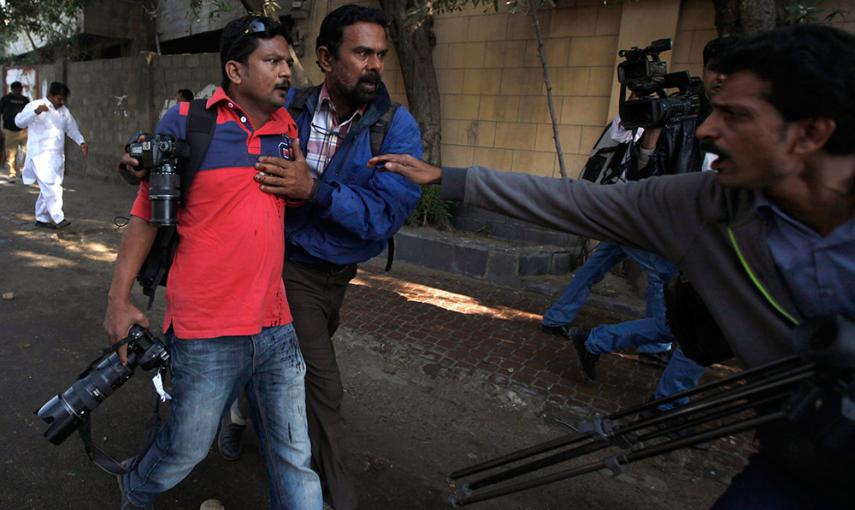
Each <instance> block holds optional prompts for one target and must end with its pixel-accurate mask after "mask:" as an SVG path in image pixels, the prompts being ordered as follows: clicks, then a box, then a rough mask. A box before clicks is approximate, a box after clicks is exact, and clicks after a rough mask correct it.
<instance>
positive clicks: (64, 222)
mask: <svg viewBox="0 0 855 510" xmlns="http://www.w3.org/2000/svg"><path fill="white" fill-rule="evenodd" d="M69 225H71V222H70V221H68V220H62V221H60V222H59V223H57V224H56V225H54V227H53V228H55V229H57V230H60V229H63V228H65V227H67V226H69Z"/></svg>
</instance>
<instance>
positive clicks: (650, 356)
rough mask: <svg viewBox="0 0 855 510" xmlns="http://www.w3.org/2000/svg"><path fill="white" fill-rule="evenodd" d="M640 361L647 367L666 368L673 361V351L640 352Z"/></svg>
mask: <svg viewBox="0 0 855 510" xmlns="http://www.w3.org/2000/svg"><path fill="white" fill-rule="evenodd" d="M638 361H639V362H641V363H644V364H646V365H653V366H654V367H659V368H665V367H666V366H667V365H668V362H669V361H671V351H662V352H639V353H638Z"/></svg>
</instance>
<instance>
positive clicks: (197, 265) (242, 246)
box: [104, 17, 322, 510]
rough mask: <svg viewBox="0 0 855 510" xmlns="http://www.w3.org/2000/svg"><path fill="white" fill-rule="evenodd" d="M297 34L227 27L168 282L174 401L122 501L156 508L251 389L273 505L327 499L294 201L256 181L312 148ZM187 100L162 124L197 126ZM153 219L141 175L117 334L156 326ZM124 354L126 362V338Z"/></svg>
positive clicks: (117, 284) (170, 131) (122, 259)
mask: <svg viewBox="0 0 855 510" xmlns="http://www.w3.org/2000/svg"><path fill="white" fill-rule="evenodd" d="M287 41H288V39H287V36H286V34H285V32H284V31H283V29H282V27H281V25H280V24H279V23H277V22H275V21H273V20H272V19H269V18H258V17H244V18H241V19H238V20H235V21H233V22H231V23H229V24H228V25H227V26H226V27H225V28H224V29H223V35H222V38H221V42H220V58H221V62H222V65H223V85H222V88H219V89H217V91H216V92H215V93H214V95H213V96H212V97H211V99H210V100H208V102H207V104H206V108H207V109H209V110H210V109H212V108H215V109H216V114H217V119H216V125H215V127H214V133H213V139H212V140H211V144H210V147H209V149H208V151H207V153H206V154H205V156H204V158H203V159H202V163H201V165H200V167H199V171H198V173H197V174H196V176H195V177H194V180H193V182H192V184H191V186H190V188H189V189H188V190H186V200H185V204H184V206H183V208H181V209H180V210H179V211H178V235H179V239H180V242H179V244H178V249H177V251H176V254H175V258H174V261H173V263H172V267H171V268H170V271H169V286H168V287H167V290H166V297H167V310H166V316H165V320H164V325H163V329H164V331H165V332H166V342H167V347H168V349H169V352H170V355H171V360H170V363H171V365H170V368H171V370H172V396H173V403H172V412H171V413H170V417H169V421H168V422H167V423H166V424H165V426H163V427H162V428H161V429H160V430H159V431H158V434H157V437H156V439H155V441H154V443H153V444H152V446H151V447H150V448H149V449H148V450H147V451H146V452H145V453H144V454H142V455H141V456H140V457H137V458H134V459H130V460H129V461H126V463H125V465H126V468H127V469H128V473H127V474H125V475H123V476H120V477H119V485H120V488H121V490H122V508H151V505H152V503H153V501H154V499H155V497H156V496H157V495H158V494H160V493H161V492H164V491H166V490H168V489H170V488H172V487H173V486H175V485H176V484H178V483H179V482H180V481H181V480H182V479H183V478H184V477H186V476H187V475H188V474H189V473H190V471H191V470H192V469H193V467H194V466H195V465H196V464H197V463H198V462H200V461H201V460H202V459H204V458H205V456H206V455H207V452H208V450H209V448H210V446H211V443H212V442H213V440H214V437H215V435H216V432H217V426H218V424H219V421H220V417H221V416H222V415H223V413H224V411H225V410H226V407H227V406H228V405H229V404H230V403H231V401H232V400H234V398H235V397H236V395H237V394H238V392H239V391H240V390H241V389H242V388H244V387H245V388H246V389H247V395H248V398H249V402H250V404H251V407H252V414H253V417H254V418H255V419H254V420H253V424H254V425H255V427H256V431H257V433H258V437H259V439H260V442H261V444H262V445H263V447H262V448H261V450H262V452H263V453H264V455H265V461H266V466H267V473H268V478H269V482H270V499H271V506H272V507H273V508H277V509H279V508H292V509H299V510H303V509H312V510H314V509H320V508H321V506H322V498H321V487H320V481H319V479H318V476H317V475H316V474H315V473H314V471H312V470H311V468H310V467H309V463H310V456H311V450H310V444H309V437H308V429H307V422H306V414H305V387H304V376H305V372H306V365H305V363H304V361H303V357H302V354H301V352H300V347H299V344H298V342H297V337H296V334H295V333H294V328H293V326H292V324H291V314H290V311H289V307H288V302H287V299H286V296H285V288H284V284H283V282H282V266H283V257H282V253H283V251H284V249H285V247H284V218H285V210H286V204H285V200H284V199H282V198H280V197H277V196H274V195H270V194H268V193H264V192H263V191H261V190H260V189H259V187H258V185H257V183H255V181H254V180H253V176H254V175H255V174H256V173H257V172H258V170H257V165H259V164H261V163H263V162H264V161H265V159H264V158H265V157H272V156H279V157H289V158H290V157H296V158H302V155H301V154H300V151H299V148H297V147H296V138H297V129H296V126H295V125H294V121H293V120H292V119H291V117H290V116H289V115H288V112H287V111H286V110H285V109H284V108H282V106H283V104H284V102H285V97H286V94H287V91H288V86H289V84H290V78H291V70H290V63H291V61H290V57H289V49H288V42H287ZM189 107H190V103H186V102H182V103H179V105H176V106H175V107H173V108H172V109H170V110H169V111H168V112H167V113H166V114H165V115H164V117H163V118H162V119H161V121H160V122H159V123H158V126H157V129H156V131H157V133H158V134H166V135H171V136H173V137H175V138H179V139H183V138H186V132H187V115H188V112H189ZM292 140H295V142H294V145H292ZM292 149H293V153H291V150H292ZM150 217H151V202H150V200H149V198H148V183H147V182H143V183H142V184H141V185H140V189H139V194H138V196H137V199H136V201H135V202H134V206H133V209H132V210H131V221H130V224H129V227H128V231H127V232H126V233H125V236H124V238H123V239H122V244H121V247H120V249H119V256H118V260H117V262H116V268H115V273H114V275H113V281H112V283H111V285H110V292H109V297H108V302H107V313H106V317H105V319H104V329H105V330H106V331H107V335H108V337H109V339H110V342H112V343H116V342H117V341H118V340H119V339H121V338H124V337H125V336H127V333H128V330H129V328H130V327H131V326H132V325H133V324H140V325H142V326H145V327H148V319H147V317H146V316H145V315H144V314H143V313H142V312H140V310H138V309H137V308H136V307H135V306H134V305H133V304H131V302H130V298H129V295H130V291H131V288H132V287H133V282H134V278H135V276H136V274H137V273H138V272H139V269H140V266H141V265H142V262H143V260H144V259H145V256H146V254H147V253H148V251H149V249H150V248H151V245H152V242H153V240H154V238H155V234H156V227H155V226H153V225H151V224H150V223H149V219H150ZM119 353H120V356H121V358H122V359H123V361H124V360H125V359H126V353H125V348H124V347H122V348H121V349H120V350H119Z"/></svg>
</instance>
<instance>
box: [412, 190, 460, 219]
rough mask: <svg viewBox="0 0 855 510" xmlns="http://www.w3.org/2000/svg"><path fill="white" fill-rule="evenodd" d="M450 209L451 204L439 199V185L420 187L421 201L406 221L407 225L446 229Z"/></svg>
mask: <svg viewBox="0 0 855 510" xmlns="http://www.w3.org/2000/svg"><path fill="white" fill-rule="evenodd" d="M452 207H453V206H452V204H451V202H447V201H445V200H443V199H441V198H440V187H439V185H437V184H430V185H427V186H422V199H421V200H420V201H419V203H418V205H417V206H416V208H415V210H413V214H411V215H410V217H409V219H408V220H407V225H415V226H419V227H424V226H432V227H437V228H447V227H448V226H449V224H450V222H451V214H452Z"/></svg>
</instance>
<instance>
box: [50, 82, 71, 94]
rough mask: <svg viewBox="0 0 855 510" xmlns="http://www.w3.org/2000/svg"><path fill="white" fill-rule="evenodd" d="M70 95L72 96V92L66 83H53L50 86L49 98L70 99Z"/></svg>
mask: <svg viewBox="0 0 855 510" xmlns="http://www.w3.org/2000/svg"><path fill="white" fill-rule="evenodd" d="M69 94H71V90H69V89H68V87H67V86H66V85H65V83H62V82H61V81H54V82H51V84H50V86H49V87H48V95H49V96H64V97H68V95H69Z"/></svg>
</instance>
